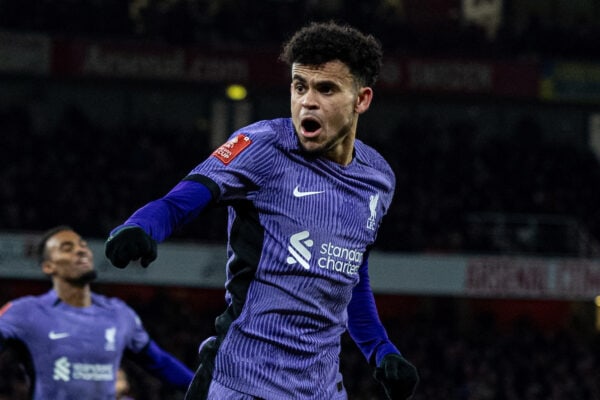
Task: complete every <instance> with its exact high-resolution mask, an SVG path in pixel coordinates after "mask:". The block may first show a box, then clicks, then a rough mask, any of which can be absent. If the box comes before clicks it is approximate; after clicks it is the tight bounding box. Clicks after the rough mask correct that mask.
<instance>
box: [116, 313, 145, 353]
mask: <svg viewBox="0 0 600 400" xmlns="http://www.w3.org/2000/svg"><path fill="white" fill-rule="evenodd" d="M120 304H121V310H122V311H121V312H122V313H123V314H124V316H125V318H126V323H127V324H128V326H129V334H128V335H127V338H126V343H125V347H126V348H127V350H129V351H131V352H132V353H139V352H140V351H141V350H142V349H143V348H144V347H146V345H148V343H149V342H150V336H149V335H148V332H146V329H145V328H144V326H143V324H142V321H141V319H140V317H139V316H138V315H137V313H136V312H135V311H134V310H133V309H132V308H130V307H129V306H127V305H126V304H125V303H122V302H120Z"/></svg>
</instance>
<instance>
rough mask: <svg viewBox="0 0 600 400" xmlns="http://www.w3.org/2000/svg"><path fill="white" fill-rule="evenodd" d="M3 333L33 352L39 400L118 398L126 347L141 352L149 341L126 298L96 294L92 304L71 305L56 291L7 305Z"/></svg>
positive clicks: (0, 322)
mask: <svg viewBox="0 0 600 400" xmlns="http://www.w3.org/2000/svg"><path fill="white" fill-rule="evenodd" d="M0 334H1V336H2V337H4V338H5V339H16V340H19V341H21V342H23V343H24V344H25V346H26V347H27V349H28V350H29V353H30V354H31V359H32V361H33V367H34V372H35V378H36V381H35V394H34V399H36V400H48V399H52V400H63V399H78V400H79V399H81V400H82V399H86V400H87V399H90V400H96V399H97V400H100V399H102V400H107V399H114V398H115V378H116V373H117V369H118V368H119V365H120V363H121V357H122V355H123V351H124V350H125V349H129V350H131V351H133V352H134V353H137V352H139V351H140V350H141V349H142V348H144V346H146V345H147V344H148V343H149V340H150V338H149V337H148V334H147V333H146V331H145V329H144V328H143V326H142V324H141V322H140V319H139V318H138V316H137V314H136V313H135V311H133V310H132V309H131V308H130V307H128V306H127V305H126V304H125V303H124V302H122V301H121V300H118V299H113V298H107V297H104V296H101V295H98V294H92V305H91V306H89V307H81V308H79V307H72V306H70V305H68V304H65V303H63V302H61V301H60V299H59V298H58V297H57V295H56V292H54V290H51V291H49V292H47V293H46V294H44V295H41V296H27V297H22V298H19V299H16V300H13V301H12V302H10V303H8V304H7V305H6V306H5V307H4V308H3V313H2V314H0Z"/></svg>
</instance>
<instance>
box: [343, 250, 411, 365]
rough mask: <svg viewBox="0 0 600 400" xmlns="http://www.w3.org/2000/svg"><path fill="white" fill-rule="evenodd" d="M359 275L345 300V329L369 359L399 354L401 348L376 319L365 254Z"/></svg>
mask: <svg viewBox="0 0 600 400" xmlns="http://www.w3.org/2000/svg"><path fill="white" fill-rule="evenodd" d="M359 275H360V281H359V282H358V284H357V285H356V286H355V287H354V290H353V291H352V300H350V304H348V332H349V333H350V337H352V339H353V340H354V342H355V343H356V345H357V346H358V348H359V349H360V351H361V352H362V353H363V355H364V356H365V358H366V359H367V360H368V361H369V363H370V364H374V365H379V362H380V361H381V359H383V357H384V356H385V355H387V354H390V353H395V354H400V351H398V349H397V348H396V346H394V345H393V344H392V342H391V341H390V340H389V338H388V335H387V332H386V330H385V328H384V326H383V324H382V323H381V320H380V319H379V314H378V313H377V306H376V304H375V297H374V296H373V291H372V290H371V283H370V280H369V263H368V257H365V259H364V262H363V265H362V266H361V268H360V269H359Z"/></svg>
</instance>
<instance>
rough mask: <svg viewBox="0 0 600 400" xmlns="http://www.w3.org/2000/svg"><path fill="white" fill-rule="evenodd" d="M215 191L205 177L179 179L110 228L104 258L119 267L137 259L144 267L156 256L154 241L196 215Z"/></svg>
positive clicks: (210, 199)
mask: <svg viewBox="0 0 600 400" xmlns="http://www.w3.org/2000/svg"><path fill="white" fill-rule="evenodd" d="M217 194H218V188H216V185H214V184H213V183H212V182H211V181H209V180H208V179H206V180H204V181H201V180H183V181H181V182H179V183H178V184H177V185H176V186H175V187H174V188H173V189H172V190H171V191H170V192H169V193H167V195H165V196H164V197H162V198H160V199H158V200H155V201H152V202H150V203H148V204H146V205H145V206H143V207H142V208H140V209H138V210H137V211H136V212H135V213H133V215H132V216H131V217H129V219H127V221H125V223H123V224H122V225H119V226H118V227H116V228H115V229H113V230H112V231H111V233H110V236H109V238H108V240H107V241H106V247H105V254H106V257H107V258H108V259H109V260H110V261H111V263H112V264H113V265H114V266H115V267H119V268H125V267H126V266H127V264H129V262H130V261H133V260H137V259H141V262H142V266H144V267H147V266H148V265H149V264H150V263H151V262H152V261H154V260H155V259H156V242H162V241H163V240H165V239H166V238H167V237H169V236H170V235H171V233H172V232H173V230H174V229H175V228H177V227H178V226H182V225H184V224H185V223H187V222H189V221H191V220H192V219H194V218H195V217H196V216H198V214H200V212H202V210H204V209H205V208H206V207H207V206H208V205H209V204H210V203H211V201H213V199H214V198H216V196H217Z"/></svg>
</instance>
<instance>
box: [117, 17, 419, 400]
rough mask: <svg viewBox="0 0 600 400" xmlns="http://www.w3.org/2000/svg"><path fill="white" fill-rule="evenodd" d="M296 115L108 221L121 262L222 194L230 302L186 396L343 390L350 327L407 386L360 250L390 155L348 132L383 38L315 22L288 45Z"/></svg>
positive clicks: (376, 361)
mask: <svg viewBox="0 0 600 400" xmlns="http://www.w3.org/2000/svg"><path fill="white" fill-rule="evenodd" d="M280 58H281V59H282V60H283V61H285V62H286V63H288V65H290V66H291V75H292V81H291V87H290V89H291V118H281V119H274V120H269V121H260V122H256V123H254V124H252V125H250V126H247V127H244V128H242V129H240V130H238V131H237V132H234V133H233V135H232V136H231V137H230V139H229V141H228V142H227V143H225V144H223V145H222V146H221V147H219V148H218V149H217V150H215V151H214V153H212V155H211V156H210V157H208V159H206V160H204V161H203V162H202V163H200V164H199V165H198V166H196V167H195V168H194V169H193V170H192V171H191V172H190V173H189V175H187V177H185V178H184V179H183V180H182V181H181V182H179V183H178V184H177V185H176V186H175V187H174V188H173V189H172V190H171V191H170V192H169V193H168V194H166V195H165V196H164V197H163V198H161V199H158V200H156V201H152V202H150V203H148V204H147V205H145V206H144V207H142V208H140V209H139V210H137V211H136V212H135V213H134V214H133V215H132V216H131V217H130V218H129V219H127V221H125V222H124V224H122V225H120V226H118V227H116V228H115V229H113V231H112V232H111V234H110V236H109V238H108V240H107V242H106V255H107V257H108V258H109V259H110V260H111V262H112V263H113V265H115V266H116V267H119V268H124V267H125V266H127V264H128V263H129V262H130V261H132V260H137V259H140V261H141V264H142V266H144V267H146V266H148V264H149V263H151V262H152V261H153V260H154V259H155V258H156V256H157V250H156V249H157V245H156V243H157V242H162V241H163V240H165V239H166V238H167V237H169V236H170V234H171V233H172V232H173V230H174V229H176V228H177V227H179V226H181V225H182V224H185V223H188V222H189V221H191V220H192V219H194V218H195V217H196V216H198V215H199V214H200V213H201V212H202V211H203V210H205V209H207V208H209V207H211V206H228V207H229V208H228V209H229V221H228V256H229V257H228V262H227V282H226V285H225V286H226V289H227V292H226V300H227V304H228V307H227V309H226V311H225V312H224V313H223V314H222V315H221V316H219V317H218V318H217V319H216V322H215V327H216V333H217V335H216V336H215V337H211V338H209V339H207V340H206V341H204V342H203V344H202V345H201V346H200V367H199V368H198V371H197V372H196V376H195V378H194V381H193V382H192V385H191V386H190V390H189V391H188V393H187V396H186V398H187V399H206V398H208V399H214V400H226V399H253V398H261V399H267V400H280V399H303V400H310V399H315V400H322V399H328V400H332V399H346V398H347V394H346V391H345V388H344V385H343V381H342V376H341V374H340V372H339V371H340V370H339V355H340V348H341V345H340V337H341V335H342V334H343V333H344V332H345V330H346V329H348V331H349V333H350V335H351V337H352V338H353V339H354V341H355V342H356V343H357V345H358V347H359V348H360V349H361V351H362V353H363V354H364V356H365V357H366V359H367V360H368V362H369V363H370V364H371V365H372V366H373V368H374V370H375V377H376V379H377V380H378V381H379V382H380V383H381V384H382V385H383V387H384V389H385V391H386V393H387V395H388V397H389V398H391V399H406V398H408V397H410V396H411V395H412V393H413V391H414V389H415V386H416V384H417V382H418V375H417V370H416V368H415V367H414V366H413V365H412V364H410V363H409V362H408V361H407V360H406V359H405V358H404V357H403V356H402V355H401V354H400V352H399V351H398V349H397V348H396V347H395V346H394V345H393V344H392V343H391V342H390V340H389V338H388V336H387V333H386V330H385V328H384V327H383V325H382V323H381V322H380V319H379V317H378V313H377V309H376V305H375V301H374V296H373V293H372V290H371V287H370V283H369V272H368V268H369V266H368V259H369V251H370V249H371V247H372V246H373V244H374V242H375V238H376V234H377V231H378V229H379V226H380V223H381V219H382V217H383V216H384V215H385V214H386V212H387V210H388V208H389V207H390V203H391V200H392V196H393V192H394V188H395V177H394V174H393V172H392V170H391V168H390V167H389V165H388V163H387V162H386V161H385V160H384V159H383V158H382V157H381V156H380V155H379V154H378V153H377V152H376V151H375V150H374V149H372V148H371V147H369V146H367V145H365V144H364V143H363V142H362V141H360V140H358V139H356V131H357V125H358V117H359V115H360V114H362V113H364V112H365V111H367V109H368V108H369V106H370V104H371V100H372V99H373V89H372V86H373V84H374V83H375V81H376V79H377V77H378V74H379V71H380V68H381V60H382V50H381V46H380V44H379V42H378V41H377V40H376V39H375V38H374V37H372V36H370V35H365V34H363V33H361V32H359V31H357V30H356V29H354V28H352V27H350V26H344V25H339V24H335V23H333V22H330V23H312V24H309V25H307V26H306V27H304V28H303V29H301V30H299V31H298V32H297V33H295V34H294V36H293V37H292V38H291V39H290V40H289V41H288V42H287V43H286V44H285V45H284V47H283V52H282V54H281V56H280Z"/></svg>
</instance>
